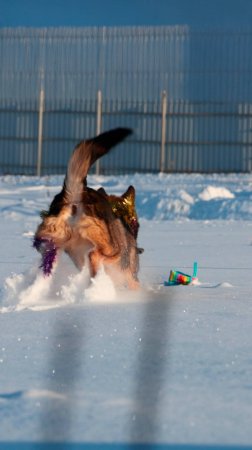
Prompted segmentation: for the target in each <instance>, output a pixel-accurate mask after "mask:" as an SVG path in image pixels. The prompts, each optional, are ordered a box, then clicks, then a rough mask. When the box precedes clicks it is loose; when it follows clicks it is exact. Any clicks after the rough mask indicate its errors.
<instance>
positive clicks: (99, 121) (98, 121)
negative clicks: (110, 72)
mask: <svg viewBox="0 0 252 450" xmlns="http://www.w3.org/2000/svg"><path fill="white" fill-rule="evenodd" d="M101 126H102V92H101V90H99V91H98V92H97V114H96V135H97V136H98V134H100V133H101ZM95 174H96V175H99V174H100V160H99V159H98V160H97V161H96V164H95Z"/></svg>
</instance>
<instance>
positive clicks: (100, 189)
mask: <svg viewBox="0 0 252 450" xmlns="http://www.w3.org/2000/svg"><path fill="white" fill-rule="evenodd" d="M97 192H99V194H102V195H104V197H108V194H107V192H106V191H105V189H104V188H103V187H100V188H99V189H97Z"/></svg>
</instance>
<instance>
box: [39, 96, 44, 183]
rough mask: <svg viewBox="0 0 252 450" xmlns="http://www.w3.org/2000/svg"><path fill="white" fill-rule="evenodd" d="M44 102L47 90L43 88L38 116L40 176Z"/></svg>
mask: <svg viewBox="0 0 252 450" xmlns="http://www.w3.org/2000/svg"><path fill="white" fill-rule="evenodd" d="M44 102H45V92H44V89H41V90H40V95H39V116H38V154H37V176H38V177H40V175H41V161H42V140H43V114H44Z"/></svg>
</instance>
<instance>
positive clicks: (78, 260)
mask: <svg viewBox="0 0 252 450" xmlns="http://www.w3.org/2000/svg"><path fill="white" fill-rule="evenodd" d="M130 133H131V130H129V129H126V128H117V129H114V130H111V131H108V132H106V133H103V134H101V135H99V136H97V137H95V138H93V139H90V140H87V141H81V142H80V143H79V144H78V145H77V146H76V148H75V149H74V152H73V154H72V156H71V158H70V161H69V164H68V168H67V174H66V177H65V180H64V184H63V188H62V191H61V192H60V193H59V194H57V195H56V196H55V197H54V199H53V201H52V203H51V205H50V207H49V210H48V212H42V214H41V216H42V219H43V220H42V223H41V224H40V225H39V227H38V229H37V231H36V234H35V238H40V239H41V238H42V239H48V240H51V241H53V243H54V245H55V246H56V247H57V249H59V250H62V251H65V252H66V253H67V254H68V255H69V256H70V258H71V259H72V261H73V262H74V264H75V265H76V266H77V267H78V268H79V269H81V268H82V267H83V265H84V263H85V259H86V258H88V260H89V267H90V274H91V276H92V277H93V276H95V275H96V274H97V271H98V269H99V267H100V266H101V264H103V265H104V267H105V270H106V271H107V272H109V273H110V274H114V275H115V274H116V275H115V276H116V278H118V277H119V278H120V281H121V282H122V283H123V284H126V285H127V286H128V287H129V288H131V289H136V288H137V287H138V285H139V282H138V276H137V274H138V269H139V261H138V253H139V252H138V249H137V244H136V237H135V236H134V235H133V234H132V232H131V231H130V229H129V228H128V227H127V226H125V223H124V222H123V220H121V218H120V216H118V215H116V214H115V213H114V212H113V209H112V207H111V203H110V202H109V199H108V198H107V197H108V196H107V195H105V194H106V193H105V194H104V192H105V191H104V192H103V191H100V190H98V191H96V190H94V189H91V188H89V187H88V186H87V180H86V177H87V173H88V170H89V168H90V166H91V165H92V164H93V163H94V162H95V161H96V160H97V159H98V158H100V157H101V156H103V155H105V154H106V153H108V152H109V150H110V149H111V148H112V147H114V146H115V145H116V144H118V143H119V142H120V141H122V140H123V139H125V138H126V137H127V136H128V135H129V134H130Z"/></svg>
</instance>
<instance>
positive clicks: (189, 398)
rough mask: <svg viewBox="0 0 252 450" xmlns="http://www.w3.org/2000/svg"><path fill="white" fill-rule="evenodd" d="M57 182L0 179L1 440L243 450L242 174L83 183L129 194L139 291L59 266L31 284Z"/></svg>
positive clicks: (251, 370) (246, 316)
mask: <svg viewBox="0 0 252 450" xmlns="http://www.w3.org/2000/svg"><path fill="white" fill-rule="evenodd" d="M62 180H63V177H62V176H53V177H43V178H41V179H39V178H36V177H21V176H20V177H13V176H5V177H1V178H0V211H1V218H2V220H1V223H0V231H1V236H2V243H1V256H0V279H1V291H0V326H1V343H0V441H2V442H9V443H10V442H28V441H29V442H47V443H48V442H58V441H61V442H72V443H74V442H75V443H78V442H82V443H89V444H90V445H91V443H123V442H124V443H130V442H131V443H132V442H134V443H141V442H142V443H165V444H188V445H189V444H192V445H193V444H201V445H204V446H205V445H210V444H211V445H215V446H218V445H239V446H241V445H252V429H251V422H252V409H251V404H252V382H251V374H252V357H251V337H252V336H251V335H252V302H251V291H252V277H250V274H251V270H252V265H251V253H252V246H251V243H252V221H251V219H252V201H251V200H252V175H250V174H247V175H244V174H243V175H241V174H230V175H207V176H206V175H204V176H203V175H184V174H180V175H170V174H169V175H165V174H159V175H153V174H145V175H143V174H135V175H131V176H130V175H124V176H117V177H115V176H95V175H93V176H90V177H89V179H88V182H89V185H90V186H92V187H94V188H98V187H100V186H101V185H102V186H104V188H105V189H106V191H108V192H109V193H114V194H121V193H122V192H123V191H125V190H126V188H127V187H128V185H130V184H133V185H134V186H135V188H136V192H137V209H138V213H139V217H140V225H141V227H140V233H139V240H138V244H139V246H141V247H143V248H144V249H145V251H144V253H143V254H142V255H140V280H141V286H142V287H141V290H140V292H127V291H118V290H117V289H116V288H115V287H114V285H113V283H112V281H111V280H110V278H109V277H108V276H107V275H106V273H105V272H104V270H103V268H101V270H100V272H99V274H98V275H97V277H96V278H95V279H92V280H91V281H90V279H89V274H88V271H87V269H86V268H84V269H83V271H82V272H81V273H79V272H78V271H77V270H76V269H75V267H74V266H73V264H72V263H71V261H70V260H69V259H68V258H67V257H66V256H62V257H61V258H60V260H59V261H58V264H57V267H56V269H55V272H54V274H53V277H52V278H45V277H44V276H43V275H42V274H41V271H40V269H39V261H40V260H39V256H38V255H37V253H36V252H35V250H34V249H33V248H32V245H31V244H32V236H33V233H34V231H35V229H36V226H37V224H38V223H39V221H40V218H39V212H40V210H42V209H46V208H47V206H48V204H49V203H50V201H51V199H52V198H53V196H54V195H55V194H56V193H57V192H58V191H59V189H60V187H61V184H62ZM194 261H197V262H198V267H199V272H198V277H199V280H198V283H196V284H195V285H189V286H173V287H164V286H163V282H164V281H165V280H167V279H168V276H169V271H170V270H171V269H174V270H181V271H183V272H185V273H188V274H192V270H193V262H194ZM6 448H7V447H6ZM90 448H91V447H90Z"/></svg>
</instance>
